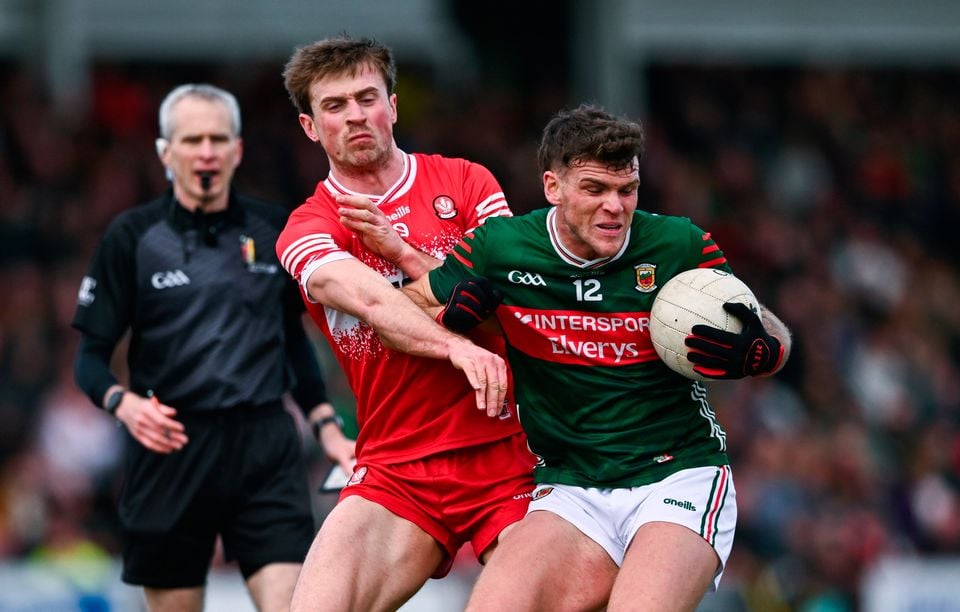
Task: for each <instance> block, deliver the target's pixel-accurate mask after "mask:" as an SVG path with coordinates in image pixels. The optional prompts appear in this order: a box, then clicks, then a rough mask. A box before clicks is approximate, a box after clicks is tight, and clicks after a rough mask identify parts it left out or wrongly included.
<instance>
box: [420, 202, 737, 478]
mask: <svg viewBox="0 0 960 612" xmlns="http://www.w3.org/2000/svg"><path fill="white" fill-rule="evenodd" d="M555 224H556V209H555V208H553V207H551V208H549V209H542V210H538V211H534V212H533V213H530V214H528V215H524V216H521V217H513V218H491V219H488V220H487V223H486V224H485V225H483V226H482V227H478V228H477V229H476V230H474V231H473V232H471V233H469V234H467V235H466V236H465V237H464V239H463V240H462V241H461V242H460V244H458V245H457V246H456V247H455V249H454V250H453V252H452V253H451V254H450V255H449V256H448V257H447V258H446V261H445V263H444V265H443V266H441V267H440V268H437V269H436V270H433V271H432V272H431V273H430V286H431V289H432V290H433V293H434V296H435V297H436V298H437V299H438V300H439V301H440V302H441V303H444V302H445V301H446V300H447V299H448V298H449V296H450V294H451V293H452V291H453V287H454V286H455V285H456V284H457V283H458V282H459V281H461V280H463V279H465V278H469V277H471V276H484V277H487V278H488V279H490V281H491V282H492V283H493V284H494V286H495V287H497V288H499V289H500V290H501V291H503V294H504V299H503V303H502V305H501V306H500V308H499V309H498V310H497V318H498V320H499V322H500V325H501V327H502V328H503V330H504V334H505V336H506V339H507V344H508V358H509V361H510V366H511V368H512V370H513V376H514V381H515V386H516V389H515V392H516V399H517V409H518V413H519V415H520V420H521V423H522V425H523V428H524V430H525V431H526V433H527V436H528V438H529V441H530V447H531V450H533V452H534V453H536V454H537V455H538V456H539V457H540V458H541V462H540V465H538V466H537V470H536V479H537V482H551V483H562V484H571V485H577V486H583V487H604V488H607V487H611V488H612V487H630V486H639V485H644V484H648V483H651V482H656V481H659V480H661V479H662V478H665V477H666V476H668V475H669V474H672V473H673V472H676V471H678V470H681V469H686V468H691V467H701V466H710V465H725V464H727V462H728V459H727V455H726V434H725V433H724V431H723V429H722V428H721V426H720V424H719V422H718V421H717V419H716V416H715V415H714V413H713V410H712V409H711V408H710V406H709V404H708V403H707V398H706V391H705V389H704V387H703V385H702V384H700V383H699V382H696V381H691V380H689V379H686V378H683V377H681V376H680V375H679V374H676V373H674V372H673V371H672V370H670V369H669V368H667V367H666V366H665V365H664V364H663V362H661V361H660V359H659V357H657V354H656V352H655V351H654V348H653V345H652V344H651V341H650V334H649V330H648V325H649V321H650V307H651V306H652V304H653V300H654V298H655V297H656V295H657V290H658V289H659V288H660V287H662V286H663V284H664V283H666V282H667V281H668V280H669V279H670V278H671V277H673V276H675V275H676V274H678V273H680V272H683V271H685V270H689V269H691V268H698V267H700V268H706V267H712V268H718V269H721V270H725V271H728V272H729V271H730V268H729V266H728V265H727V261H726V258H725V257H724V256H723V252H722V251H721V250H720V249H719V247H718V246H717V245H716V243H714V241H713V240H712V238H711V237H710V235H709V234H708V233H706V232H704V231H703V230H701V229H700V228H698V227H697V226H695V225H694V224H693V223H691V222H690V220H689V219H687V218H682V217H670V216H660V215H653V214H649V213H645V212H642V211H637V212H636V213H635V214H634V216H633V221H632V223H631V227H630V229H629V232H628V235H627V239H626V241H625V243H624V245H623V248H621V250H620V251H619V252H618V253H617V254H616V255H614V256H612V257H606V258H602V259H597V260H592V261H586V260H583V259H581V258H579V257H577V256H576V255H574V254H573V253H571V252H569V251H568V250H567V249H565V248H564V247H563V245H562V244H560V241H559V240H558V238H557V231H556V225H555Z"/></svg>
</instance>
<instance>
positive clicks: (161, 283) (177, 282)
mask: <svg viewBox="0 0 960 612" xmlns="http://www.w3.org/2000/svg"><path fill="white" fill-rule="evenodd" d="M150 284H151V285H153V288H154V289H170V288H172V287H182V286H184V285H189V284H190V277H189V276H187V275H186V273H184V271H183V270H167V271H166V272H157V273H155V274H154V275H153V276H151V277H150Z"/></svg>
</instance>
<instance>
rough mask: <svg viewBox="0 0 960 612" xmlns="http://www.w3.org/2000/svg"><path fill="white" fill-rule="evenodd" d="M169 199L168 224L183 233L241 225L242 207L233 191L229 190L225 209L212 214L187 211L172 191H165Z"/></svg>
mask: <svg viewBox="0 0 960 612" xmlns="http://www.w3.org/2000/svg"><path fill="white" fill-rule="evenodd" d="M167 195H168V199H169V205H168V206H169V208H168V210H169V213H168V215H169V217H168V218H169V219H170V224H171V225H173V227H174V228H175V229H176V230H177V231H179V232H185V231H187V230H191V229H198V230H206V229H207V228H211V227H216V228H220V227H224V226H226V225H242V224H243V207H242V206H240V203H239V201H238V200H237V196H236V194H235V193H234V191H233V190H232V189H231V190H230V196H229V198H228V200H227V208H226V209H225V210H218V211H216V212H212V213H205V212H203V211H202V210H200V209H199V208H198V209H197V210H193V211H191V210H188V209H187V208H185V207H184V206H183V204H181V203H180V201H179V200H177V198H176V196H174V195H173V189H168V190H167Z"/></svg>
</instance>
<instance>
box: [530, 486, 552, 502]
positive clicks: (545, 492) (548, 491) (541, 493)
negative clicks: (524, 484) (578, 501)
mask: <svg viewBox="0 0 960 612" xmlns="http://www.w3.org/2000/svg"><path fill="white" fill-rule="evenodd" d="M551 493H553V487H543V488H542V489H537V490H536V491H534V492H533V500H534V501H536V500H538V499H540V498H541V497H546V496H547V495H550V494H551Z"/></svg>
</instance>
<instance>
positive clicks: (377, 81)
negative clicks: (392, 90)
mask: <svg viewBox="0 0 960 612" xmlns="http://www.w3.org/2000/svg"><path fill="white" fill-rule="evenodd" d="M370 89H377V90H379V91H380V92H382V93H383V94H386V91H387V82H386V81H385V80H384V78H383V75H382V74H380V71H379V70H377V69H376V68H374V67H373V66H372V65H370V64H362V65H360V66H358V67H356V69H352V70H347V71H344V72H339V73H336V74H330V75H327V76H324V77H321V78H319V79H317V80H316V81H314V82H313V84H312V85H311V86H310V99H311V101H312V102H314V103H319V102H323V101H324V100H326V99H330V98H349V97H353V96H356V95H357V94H359V93H361V92H364V91H369V90H370Z"/></svg>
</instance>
